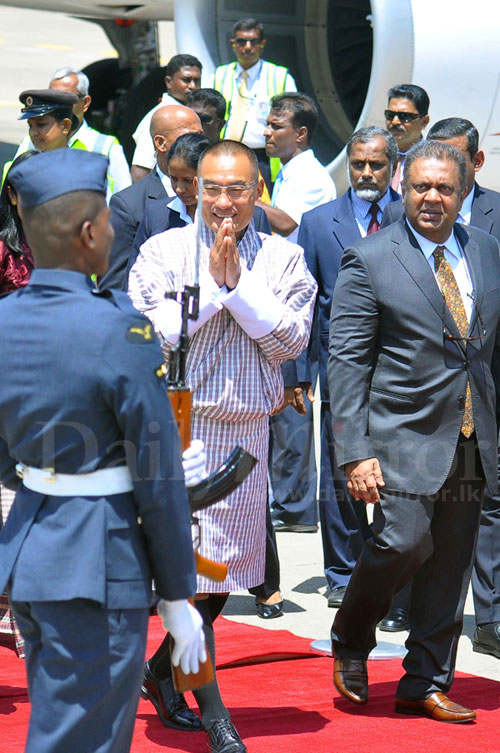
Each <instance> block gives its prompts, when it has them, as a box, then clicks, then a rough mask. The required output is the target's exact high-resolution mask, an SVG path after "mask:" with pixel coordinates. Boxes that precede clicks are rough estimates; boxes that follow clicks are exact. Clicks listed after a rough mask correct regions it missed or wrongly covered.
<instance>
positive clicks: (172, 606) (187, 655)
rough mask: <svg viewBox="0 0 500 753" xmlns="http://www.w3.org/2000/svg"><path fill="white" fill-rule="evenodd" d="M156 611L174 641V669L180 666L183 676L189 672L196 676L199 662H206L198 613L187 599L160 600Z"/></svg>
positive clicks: (203, 635)
mask: <svg viewBox="0 0 500 753" xmlns="http://www.w3.org/2000/svg"><path fill="white" fill-rule="evenodd" d="M157 610H158V614H159V615H160V617H161V621H162V623H163V627H164V628H165V630H166V631H167V632H168V633H170V635H171V636H172V638H173V639H174V641H175V645H174V650H173V651H172V664H173V665H174V667H178V666H179V664H180V665H181V669H182V671H183V672H184V674H185V675H188V674H189V673H190V672H192V673H193V674H196V672H198V670H199V668H200V662H201V663H203V662H206V660H207V649H206V646H205V634H204V632H203V620H202V619H201V615H200V613H199V612H198V610H197V609H195V608H194V607H193V606H191V604H190V603H189V601H187V599H181V600H180V601H165V600H164V599H160V601H159V603H158V607H157Z"/></svg>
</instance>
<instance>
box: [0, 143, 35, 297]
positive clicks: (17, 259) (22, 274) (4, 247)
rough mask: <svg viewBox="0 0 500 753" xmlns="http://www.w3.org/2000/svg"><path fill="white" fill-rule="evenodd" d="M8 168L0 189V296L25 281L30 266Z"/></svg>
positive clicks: (26, 155) (21, 158)
mask: <svg viewBox="0 0 500 753" xmlns="http://www.w3.org/2000/svg"><path fill="white" fill-rule="evenodd" d="M34 154H37V152H35V151H33V150H32V151H29V152H24V153H23V154H20V155H19V157H17V158H16V159H15V160H14V162H13V163H12V165H11V168H12V166H13V165H18V164H19V163H20V162H23V161H24V160H25V159H29V158H30V157H32V156H33V155H34ZM9 172H10V169H9V171H8V172H7V175H6V176H5V181H4V184H3V186H2V190H1V191H0V296H4V295H7V293H12V292H13V291H14V290H17V289H18V288H22V287H24V286H25V285H27V284H28V281H29V279H30V277H31V272H32V270H33V267H34V261H33V256H32V255H31V251H30V249H29V246H28V244H27V243H26V239H25V237H24V233H23V226H22V223H21V218H20V216H19V212H18V200H17V195H16V192H15V191H14V189H13V187H12V186H11V184H10V182H9Z"/></svg>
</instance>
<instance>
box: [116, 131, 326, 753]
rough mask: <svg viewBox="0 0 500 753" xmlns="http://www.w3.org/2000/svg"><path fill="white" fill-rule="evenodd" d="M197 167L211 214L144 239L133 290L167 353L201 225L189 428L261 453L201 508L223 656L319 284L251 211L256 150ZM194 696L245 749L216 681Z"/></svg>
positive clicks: (255, 551) (255, 566)
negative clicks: (215, 573) (290, 372)
mask: <svg viewBox="0 0 500 753" xmlns="http://www.w3.org/2000/svg"><path fill="white" fill-rule="evenodd" d="M198 176H199V178H200V179H203V187H202V216H201V217H198V216H197V217H196V221H195V223H194V225H188V226H187V227H185V228H180V229H176V228H174V229H172V230H169V231H167V232H166V233H160V234H159V235H155V236H153V237H152V238H150V239H149V240H148V241H146V243H144V244H143V245H142V247H141V250H140V253H139V256H138V257H137V261H136V263H135V264H134V266H133V267H132V270H131V272H130V278H129V295H130V297H131V299H132V302H133V304H134V305H135V306H136V308H138V309H139V310H140V311H142V312H144V313H145V314H146V316H148V317H149V318H150V319H151V321H152V322H153V324H154V327H155V330H156V332H157V333H158V336H159V338H160V341H161V342H162V346H163V350H164V353H165V355H166V357H168V355H169V353H170V349H171V347H172V346H173V345H175V343H176V342H177V339H178V336H179V332H180V325H181V312H180V305H179V304H178V303H177V301H175V300H172V299H166V298H165V293H166V292H169V291H172V290H176V291H179V290H182V289H183V287H184V286H185V285H186V284H189V285H191V284H193V281H194V279H195V259H196V245H197V233H200V235H199V236H198V237H201V250H200V269H199V274H200V315H199V318H198V319H197V320H196V321H194V322H190V326H189V335H190V353H189V362H188V369H187V375H186V376H187V382H188V385H189V386H190V388H191V391H192V396H193V411H192V426H191V433H192V436H193V437H196V438H204V442H205V448H206V453H207V471H208V472H209V473H211V472H212V471H213V470H214V469H215V468H216V467H218V466H219V465H220V463H221V462H222V461H223V460H224V459H225V458H226V456H227V453H228V450H229V449H230V448H231V447H232V446H234V445H235V444H240V445H241V446H243V447H244V448H245V449H246V450H248V451H249V452H251V454H253V455H254V457H256V458H257V459H258V460H259V461H260V462H259V463H258V464H257V466H256V468H255V469H254V470H253V471H252V473H251V474H250V476H249V477H248V479H247V480H246V481H245V482H244V483H243V484H242V485H241V486H240V487H239V488H238V489H237V490H236V491H235V492H233V494H231V495H230V496H229V497H227V499H226V500H224V501H223V502H220V503H218V504H215V505H212V506H211V507H210V508H209V509H208V510H205V511H202V512H201V513H200V515H199V519H200V526H201V547H200V553H201V554H202V555H203V556H206V557H208V558H210V559H213V560H216V561H219V562H225V563H226V564H227V565H228V575H227V578H226V580H225V581H224V582H223V583H213V582H211V581H208V580H207V579H206V578H204V577H201V576H198V594H197V597H196V601H195V604H196V607H197V608H198V610H199V611H200V613H201V614H202V617H203V620H204V624H205V632H206V635H207V636H209V637H207V643H208V648H209V651H210V652H211V654H212V658H213V655H214V651H215V644H214V640H213V627H212V625H213V621H214V620H215V618H216V617H217V616H218V614H219V613H220V611H221V610H222V608H223V606H224V604H225V601H226V599H227V596H228V594H229V592H230V591H232V590H242V589H245V590H246V589H248V588H251V587H253V586H257V585H259V584H261V583H262V582H263V581H264V562H265V536H266V526H265V519H266V504H267V456H268V441H269V416H270V415H271V414H272V413H274V412H276V411H278V410H280V409H281V407H282V403H283V380H282V376H281V371H280V365H281V363H282V362H283V361H285V360H287V359H290V358H296V357H297V356H298V355H299V354H300V352H301V351H302V350H303V349H304V348H305V347H306V345H307V341H308V339H309V332H310V326H311V320H312V315H313V308H314V299H315V292H316V285H315V283H314V280H313V279H312V277H311V275H310V274H309V272H308V270H307V266H306V264H305V261H304V255H303V251H302V249H300V248H299V247H298V246H296V245H294V244H290V243H288V242H286V241H284V240H283V239H282V238H280V237H279V236H270V235H265V234H260V233H259V234H257V233H256V231H255V227H254V223H253V221H252V216H253V211H254V205H255V202H256V200H257V199H258V197H259V196H260V195H261V193H262V189H263V180H262V179H259V177H258V163H257V159H256V157H255V155H254V153H253V151H252V150H251V149H249V148H248V147H247V146H245V145H244V144H241V143H239V142H234V141H219V142H217V143H215V144H213V145H212V146H210V147H208V149H207V150H206V151H205V152H204V154H203V156H202V158H201V160H200V163H199V167H198ZM275 291H276V292H275ZM168 651H169V649H168V644H167V643H166V642H164V644H162V646H161V647H160V649H159V650H158V651H157V653H156V655H155V656H154V657H152V659H151V660H150V663H151V661H153V663H154V666H155V667H156V677H157V679H160V680H161V679H162V678H161V676H159V674H158V673H159V672H160V673H165V676H166V673H168V661H167V660H168ZM214 666H215V662H214ZM194 696H195V698H196V700H197V702H198V704H199V706H200V710H201V716H202V722H203V725H204V727H205V729H206V731H207V737H208V745H209V750H210V751H211V753H226V751H231V753H233V751H234V753H244V751H246V747H245V745H244V744H243V743H242V741H241V738H240V736H239V735H238V733H237V731H236V729H235V728H234V725H233V724H232V723H231V720H230V716H229V712H228V710H227V709H226V707H225V705H224V703H223V701H222V698H221V696H220V693H219V689H218V685H217V680H216V679H215V681H214V682H213V683H211V684H210V685H207V686H205V687H204V688H200V689H199V690H195V691H194Z"/></svg>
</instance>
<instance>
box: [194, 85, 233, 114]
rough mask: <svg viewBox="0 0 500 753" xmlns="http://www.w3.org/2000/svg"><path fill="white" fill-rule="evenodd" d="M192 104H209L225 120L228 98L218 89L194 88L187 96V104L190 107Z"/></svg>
mask: <svg viewBox="0 0 500 753" xmlns="http://www.w3.org/2000/svg"><path fill="white" fill-rule="evenodd" d="M192 104H196V105H209V106H210V107H213V108H214V110H215V114H216V115H217V117H218V118H219V119H220V120H224V118H225V115H226V100H225V99H224V97H223V96H222V94H221V93H220V92H218V91H217V89H207V88H203V89H193V91H191V92H189V94H188V95H187V97H186V102H185V105H186V107H190V106H191V105H192Z"/></svg>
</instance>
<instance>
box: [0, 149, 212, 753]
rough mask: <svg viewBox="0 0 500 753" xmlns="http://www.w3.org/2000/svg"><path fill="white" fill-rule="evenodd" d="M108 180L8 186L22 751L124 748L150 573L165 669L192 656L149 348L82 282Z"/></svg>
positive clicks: (104, 250) (173, 482) (97, 169)
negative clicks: (26, 702)
mask: <svg viewBox="0 0 500 753" xmlns="http://www.w3.org/2000/svg"><path fill="white" fill-rule="evenodd" d="M106 169H107V159H105V158H103V157H102V156H101V155H98V154H94V153H88V152H82V151H76V150H70V149H63V150H58V151H55V152H46V153H44V154H40V155H36V156H34V157H32V159H30V160H26V161H25V162H23V163H22V164H20V165H19V166H17V167H16V168H14V169H13V170H12V172H11V176H10V178H11V181H12V184H13V185H14V186H15V188H16V192H17V195H18V198H19V201H20V205H21V212H22V219H23V226H24V229H25V232H26V236H27V239H28V242H29V245H30V247H31V249H32V251H33V254H34V257H35V262H36V269H35V271H34V273H33V275H32V278H31V280H30V283H29V285H28V286H27V287H25V288H23V289H22V290H21V291H19V292H16V293H13V294H12V295H11V296H8V297H7V298H6V299H4V300H2V301H1V302H0V311H1V317H2V330H1V334H0V351H1V354H2V357H1V359H0V383H1V385H2V389H1V391H0V479H1V481H2V483H4V484H6V485H7V486H10V488H17V496H16V500H15V502H14V505H13V508H12V511H11V514H10V516H9V518H8V521H7V524H6V525H5V527H4V528H3V529H2V531H1V534H0V592H1V591H2V590H3V588H4V587H5V586H6V585H7V584H8V587H9V590H10V598H11V601H12V606H13V609H14V612H15V616H16V619H17V620H18V622H19V626H20V629H21V632H22V634H23V636H24V639H25V641H26V667H27V674H28V687H29V695H30V700H31V704H32V712H31V718H30V725H29V731H28V739H27V743H26V751H28V752H29V753H68V751H71V753H125V752H126V751H128V750H129V748H130V741H131V736H132V731H133V726H134V719H135V713H136V709H137V702H138V697H139V690H140V685H141V680H142V675H143V661H144V652H145V642H146V632H147V622H148V613H149V607H150V603H151V578H152V577H153V578H154V580H155V584H156V591H157V593H158V594H159V596H160V597H161V599H162V601H161V602H160V605H161V609H159V611H160V612H161V614H162V617H163V621H164V626H165V628H166V629H167V630H169V631H170V633H171V634H172V636H173V638H174V640H175V642H176V643H175V649H174V653H175V656H174V657H173V661H174V663H175V664H180V665H181V667H182V668H183V670H184V671H188V670H190V669H191V670H194V671H196V669H197V667H198V661H199V660H203V659H204V656H205V647H204V641H203V630H202V621H201V618H200V616H199V614H198V612H197V611H196V610H195V609H194V608H193V607H191V605H190V604H189V603H188V602H187V601H186V599H187V598H188V597H191V596H192V595H193V594H194V592H195V590H196V580H195V568H194V561H193V552H192V540H191V528H190V516H189V511H188V503H187V497H186V490H185V485H184V478H183V470H182V465H181V455H180V449H179V442H178V436H177V429H176V426H175V423H174V421H173V417H172V413H171V410H170V403H169V400H168V397H167V393H166V386H165V383H164V380H163V377H162V376H160V371H159V367H160V365H161V363H162V356H161V352H160V348H159V345H158V343H157V342H156V341H155V338H154V334H153V330H152V327H151V325H150V323H149V321H148V320H147V319H146V318H145V317H143V316H142V315H141V314H139V313H138V312H137V311H136V310H135V309H134V308H133V307H132V305H131V303H130V302H129V299H128V297H127V296H126V295H125V294H124V293H120V292H115V291H114V292H113V293H111V292H106V291H99V290H95V289H93V284H92V282H91V280H90V275H92V274H95V275H102V274H104V273H105V272H106V268H107V258H108V254H109V251H110V247H111V243H112V240H113V230H112V229H111V227H110V225H109V221H108V218H109V210H108V208H107V206H106V202H105V185H106V183H105V181H106ZM159 416H161V417H162V420H161V423H160V422H159V421H158V417H159ZM16 466H17V473H16Z"/></svg>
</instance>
